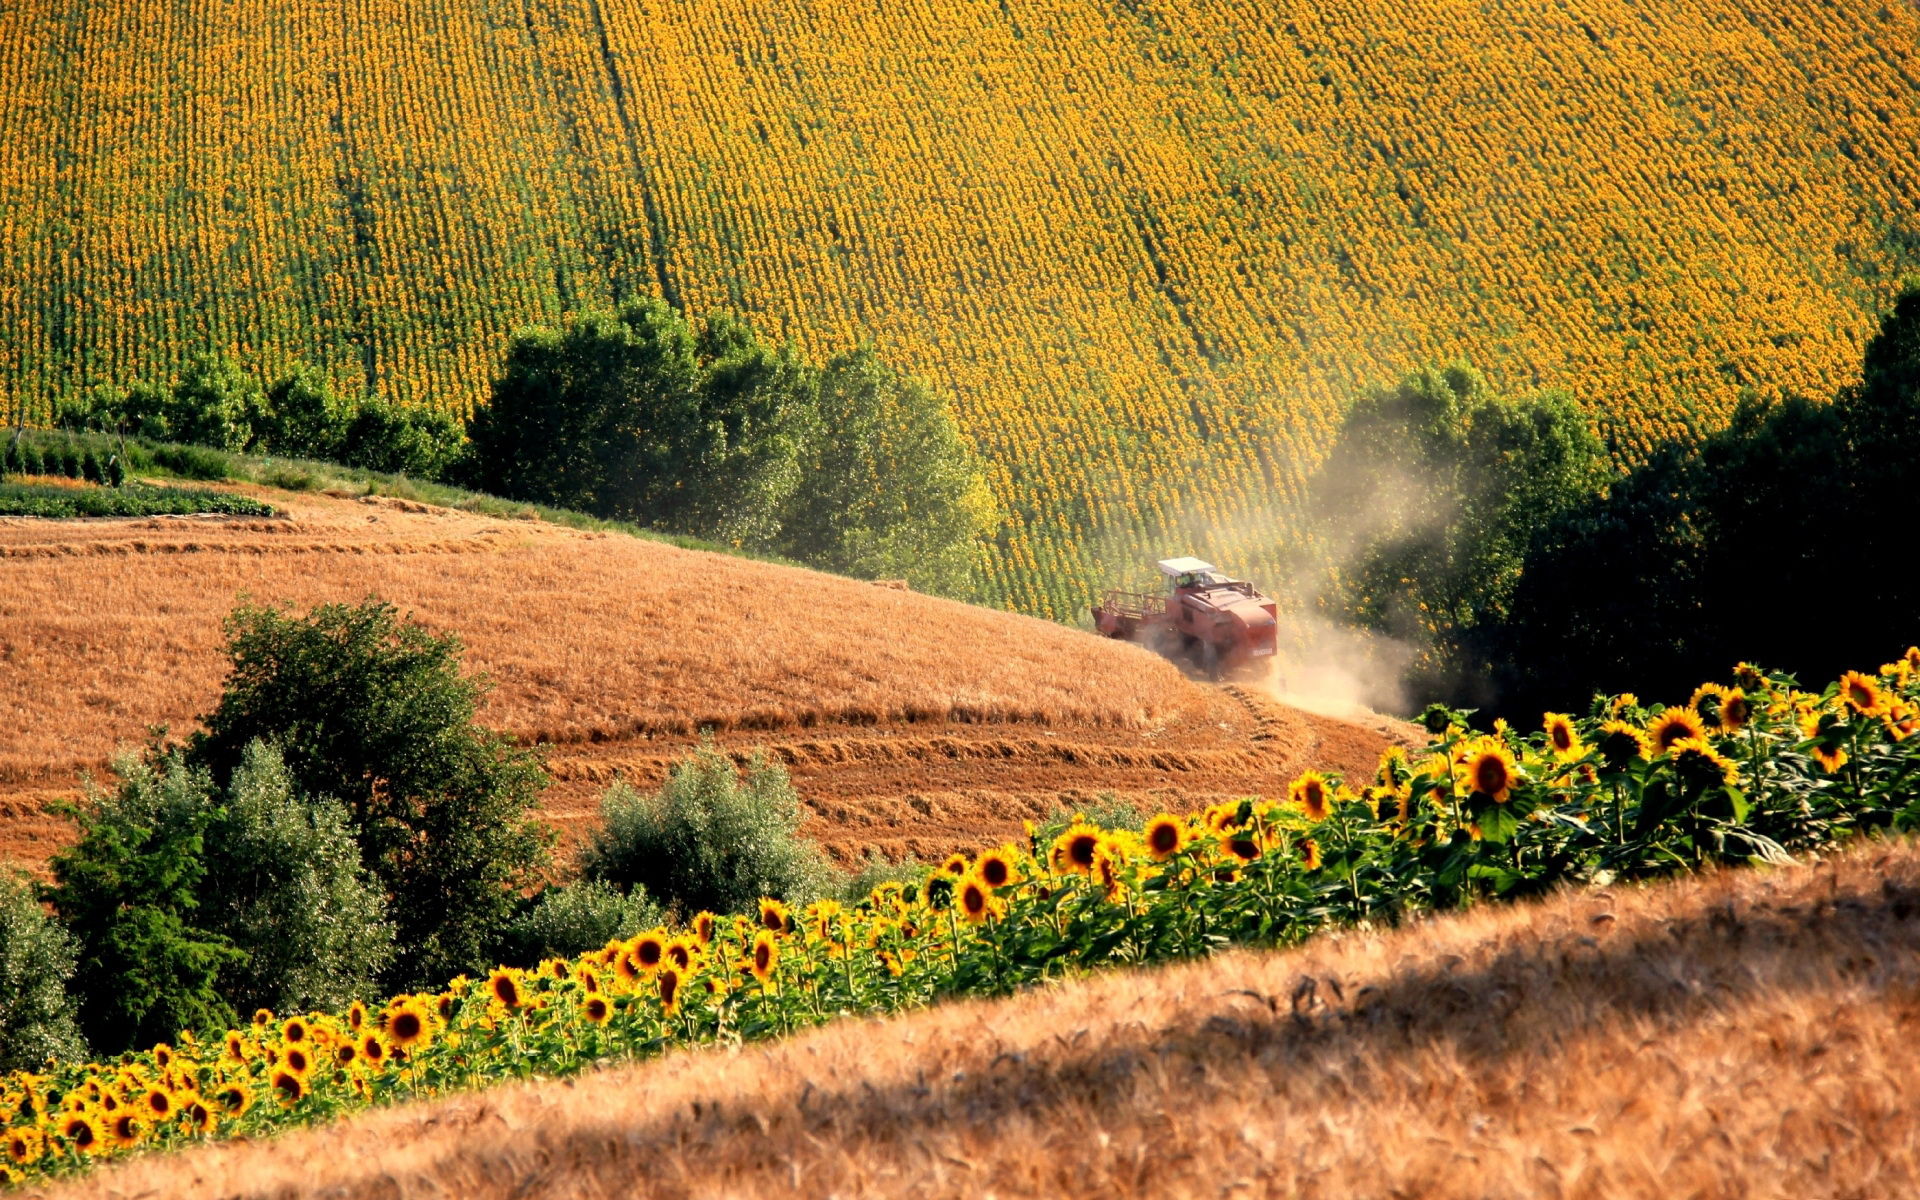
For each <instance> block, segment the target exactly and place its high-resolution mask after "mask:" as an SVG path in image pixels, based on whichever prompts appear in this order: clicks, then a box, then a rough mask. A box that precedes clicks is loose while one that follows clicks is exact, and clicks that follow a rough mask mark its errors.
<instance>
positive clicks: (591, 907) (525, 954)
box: [498, 879, 663, 967]
mask: <svg viewBox="0 0 1920 1200" xmlns="http://www.w3.org/2000/svg"><path fill="white" fill-rule="evenodd" d="M662 916H663V914H662V913H661V911H660V906H659V905H658V904H655V903H654V902H653V900H652V899H651V898H650V897H649V896H648V895H647V889H645V888H643V887H637V886H636V887H634V888H633V889H631V890H630V891H628V892H627V893H626V894H625V895H622V894H621V893H620V889H619V888H616V887H614V886H613V885H612V884H610V883H606V882H604V881H602V880H598V879H581V880H576V881H575V882H573V883H570V884H567V885H566V886H564V887H550V888H547V889H546V890H544V891H542V892H541V893H540V894H539V896H538V897H536V898H535V899H534V900H533V901H532V902H530V903H529V904H528V905H527V906H526V909H525V911H523V912H522V913H521V914H520V915H519V916H517V917H515V918H514V919H513V922H512V923H511V924H510V925H508V926H507V930H506V934H505V936H504V937H503V938H502V945H501V948H500V953H499V955H498V957H499V959H500V961H501V962H503V963H507V964H510V965H513V966H522V967H531V966H535V965H537V964H538V963H539V962H540V961H541V960H542V959H547V958H556V957H558V958H573V957H576V956H578V955H580V954H584V953H585V952H586V951H588V950H598V949H600V947H602V946H604V945H606V944H607V943H608V942H609V941H612V940H613V939H615V938H630V937H632V936H633V935H634V934H636V933H639V932H640V931H641V930H643V929H650V928H652V927H653V926H655V925H658V924H660V922H661V919H662Z"/></svg>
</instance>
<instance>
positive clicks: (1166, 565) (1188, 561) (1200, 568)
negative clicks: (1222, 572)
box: [1153, 558, 1214, 575]
mask: <svg viewBox="0 0 1920 1200" xmlns="http://www.w3.org/2000/svg"><path fill="white" fill-rule="evenodd" d="M1153 565H1154V566H1156V567H1159V568H1160V573H1161V574H1162V575H1197V574H1200V573H1201V572H1211V571H1212V570H1213V569H1214V566H1213V564H1212V563H1208V562H1201V561H1200V560H1199V559H1197V558H1163V559H1161V560H1160V561H1159V562H1157V563H1155V564H1153Z"/></svg>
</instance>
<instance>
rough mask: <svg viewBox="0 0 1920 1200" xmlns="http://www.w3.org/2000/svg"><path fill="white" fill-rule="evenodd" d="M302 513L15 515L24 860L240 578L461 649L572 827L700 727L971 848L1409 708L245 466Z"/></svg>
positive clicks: (14, 618)
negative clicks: (1230, 684)
mask: <svg viewBox="0 0 1920 1200" xmlns="http://www.w3.org/2000/svg"><path fill="white" fill-rule="evenodd" d="M240 490H245V491H248V492H249V493H250V494H254V495H257V496H259V497H261V498H263V499H265V500H267V501H269V502H270V503H271V504H273V505H274V506H276V507H277V508H278V509H280V510H281V511H282V512H283V513H284V515H283V516H280V517H276V518H272V519H258V518H226V517H162V518H152V519H139V520H101V521H45V520H35V519H26V518H0V573H3V574H4V577H5V579H6V583H7V586H6V589H5V590H4V592H0V721H4V724H5V728H6V734H5V737H4V740H0V857H11V858H15V859H18V860H21V861H24V862H27V863H38V862H41V861H43V860H44V859H45V857H46V856H47V854H49V853H50V852H51V851H52V850H53V849H54V848H56V847H57V846H59V845H60V844H62V843H63V842H64V841H65V840H66V839H67V838H69V837H70V836H71V827H70V826H69V825H68V824H67V823H66V822H65V821H64V820H60V819H58V818H55V817H53V816H50V815H48V814H47V813H46V812H44V811H43V807H44V805H45V804H46V802H47V801H48V800H51V799H54V798H56V797H60V796H68V795H72V794H73V793H74V792H75V790H76V781H77V779H78V778H79V776H80V775H81V774H82V773H85V772H91V773H93V774H94V775H96V776H98V775H100V774H102V773H103V772H105V771H106V769H107V768H108V766H109V763H110V760H111V758H112V756H113V754H114V753H115V751H116V750H119V749H125V748H133V747H137V746H138V745H139V744H140V743H141V742H142V741H143V740H144V739H145V737H146V731H147V729H148V728H149V727H150V726H153V725H159V724H165V725H169V726H171V728H172V730H173V733H174V734H175V735H176V736H179V735H183V734H185V733H186V732H187V731H188V730H189V729H191V728H192V727H193V725H194V722H195V718H196V717H197V715H198V714H200V713H204V712H207V711H210V710H211V709H212V707H213V705H214V704H215V702H216V701H217V699H218V697H219V692H220V686H221V680H222V678H223V676H224V674H225V671H226V661H225V659H224V657H223V656H222V654H221V646H222V644H223V642H222V634H221V626H220V623H221V619H222V618H223V617H224V616H225V615H226V614H227V613H228V612H229V611H230V610H231V609H232V608H233V607H234V606H235V605H236V604H237V603H240V602H241V601H242V600H243V599H251V600H252V601H254V602H257V603H265V604H278V603H290V604H294V605H296V606H298V607H300V608H302V609H303V610H304V608H305V607H307V606H310V605H313V604H317V603H322V602H330V601H342V602H357V601H359V600H361V599H362V598H364V597H366V596H368V595H370V594H378V595H379V596H381V597H383V598H385V599H387V600H389V601H391V602H393V603H395V604H396V605H398V606H399V607H400V608H401V609H402V610H404V611H407V612H410V613H412V614H413V615H414V616H415V617H416V618H417V619H418V620H420V621H422V622H423V623H425V624H427V625H428V626H430V627H432V628H433V629H435V630H436V631H443V632H444V631H452V632H455V633H457V634H459V635H460V636H461V638H462V639H463V640H464V642H465V645H466V647H467V655H466V662H467V665H468V667H469V668H470V669H476V670H480V671H484V672H485V673H486V674H487V675H488V676H490V677H491V679H492V680H493V682H494V685H495V689H494V692H493V694H492V695H491V697H490V699H489V702H488V704H487V706H486V708H485V709H484V710H483V712H482V717H481V719H482V720H483V721H484V722H486V723H487V724H488V725H490V726H492V727H494V728H497V729H500V730H502V731H503V732H505V733H507V734H509V735H511V736H513V737H515V738H516V739H518V740H520V741H522V742H526V743H534V742H541V743H547V744H549V745H550V746H551V747H552V750H551V753H550V755H549V758H548V766H549V770H550V771H551V773H552V775H553V776H554V778H555V780H556V783H555V785H554V786H553V787H552V788H550V789H549V790H548V792H547V793H546V797H545V813H544V815H545V817H546V818H547V819H548V820H549V821H551V822H552V823H553V824H555V825H556V826H557V827H558V828H559V829H560V830H561V831H562V833H563V834H570V833H572V832H574V831H577V830H578V829H579V828H580V827H581V822H582V821H584V820H586V819H589V818H591V817H593V816H594V814H595V811H596V810H595V802H596V799H597V797H598V795H599V793H600V792H601V791H603V790H604V789H605V787H606V785H607V784H608V783H610V782H611V781H612V780H613V778H614V776H615V775H616V774H622V775H624V776H625V777H626V778H628V779H630V780H633V781H634V782H636V783H637V784H640V785H644V786H651V785H653V784H655V783H656V782H657V781H658V780H660V779H661V778H663V777H664V774H665V771H666V768H667V765H668V764H669V763H671V762H673V761H675V760H676V759H677V758H679V757H681V756H683V755H684V754H685V753H686V752H687V750H688V748H689V747H690V746H691V745H693V744H694V742H695V740H696V739H697V738H698V737H699V736H700V731H701V730H703V729H706V730H712V731H713V732H714V735H715V736H716V738H717V739H718V741H719V742H720V744H721V745H722V746H723V747H725V748H727V749H728V750H730V751H732V752H733V753H735V754H736V755H737V756H739V757H741V758H745V757H746V756H747V755H748V754H750V753H751V752H752V751H753V750H755V749H764V750H765V751H767V752H768V753H769V754H770V755H771V756H773V757H775V758H777V759H779V760H780V761H782V762H784V763H785V764H787V765H788V766H789V767H790V769H791V770H792V772H793V775H794V778H795V780H796V783H797V784H798V786H799V789H800V792H801V795H802V798H803V799H804V800H805V802H806V803H807V805H808V808H809V810H810V815H811V817H812V821H811V823H810V825H809V827H808V828H807V829H806V831H805V832H806V833H807V834H808V835H809V836H811V837H814V838H815V839H817V840H819V841H820V842H821V843H822V844H823V845H825V846H826V847H827V849H828V851H829V852H830V853H831V854H832V855H833V856H834V857H835V858H836V859H838V860H839V861H841V862H842V863H854V862H857V861H859V860H860V859H861V858H862V857H863V856H864V854H865V853H866V852H867V851H868V850H870V849H873V850H879V851H882V852H884V853H886V854H888V855H889V856H891V857H894V858H899V857H901V856H903V855H905V854H908V853H912V854H916V855H918V856H919V857H920V858H921V859H922V860H926V859H929V858H938V857H941V856H944V855H945V854H947V853H949V852H951V851H952V850H954V849H960V848H966V849H977V848H979V847H980V846H981V845H983V844H987V843H990V842H992V841H995V840H998V839H1000V838H1003V837H1008V836H1012V835H1014V834H1016V833H1018V831H1019V830H1020V828H1021V821H1022V820H1024V819H1026V818H1029V817H1041V816H1044V815H1046V814H1047V813H1048V812H1050V811H1051V810H1052V809H1053V808H1055V807H1073V806H1075V805H1077V804H1089V803H1092V802H1094V800H1095V799H1096V797H1097V796H1098V795H1099V794H1100V793H1102V792H1113V793H1115V794H1116V795H1117V796H1119V797H1120V798H1122V799H1124V800H1127V801H1131V802H1132V803H1134V804H1135V805H1136V806H1142V807H1144V806H1147V805H1153V806H1167V807H1173V808H1176V809H1184V808H1189V807H1194V806H1198V805H1200V804H1202V803H1206V802H1209V801H1211V800H1214V799H1218V798H1221V797H1225V796H1240V795H1246V794H1255V793H1260V794H1267V795H1279V794H1281V793H1282V792H1283V790H1284V788H1285V786H1286V783H1287V781H1288V780H1289V779H1291V778H1292V777H1293V775H1295V774H1297V773H1298V772H1299V771H1301V770H1304V769H1306V768H1308V767H1322V768H1324V767H1339V768H1344V769H1347V770H1351V771H1354V772H1357V773H1360V774H1368V773H1371V771H1372V770H1373V767H1374V763H1375V760H1376V758H1377V757H1378V753H1379V750H1380V748H1381V747H1382V745H1384V743H1385V740H1386V738H1387V737H1388V736H1389V735H1390V732H1391V731H1390V730H1389V729H1388V728H1387V726H1386V725H1385V724H1384V723H1379V724H1377V725H1373V726H1369V725H1361V724H1353V723H1351V722H1348V721H1343V720H1336V719H1331V718H1328V717H1324V716H1316V715H1314V714H1310V713H1305V712H1301V711H1298V710H1296V709H1292V708H1288V707H1286V706H1284V705H1281V704H1278V703H1275V702H1273V701H1272V700H1270V699H1267V698H1265V697H1263V696H1262V695H1260V694H1259V693H1257V692H1254V691H1249V690H1247V689H1244V688H1233V689H1229V690H1222V689H1217V688H1213V687H1210V686H1206V685H1203V684H1199V683H1196V682H1193V681H1190V680H1189V679H1188V678H1187V677H1186V676H1184V675H1183V674H1181V672H1180V671H1178V670H1176V669H1175V668H1174V667H1173V666H1172V665H1170V664H1169V663H1167V662H1165V661H1164V660H1162V659H1160V658H1158V657H1156V656H1155V655H1153V654H1150V653H1149V652H1147V651H1145V650H1142V649H1139V648H1137V647H1134V646H1129V645H1124V644H1121V643H1117V642H1109V641H1105V640H1103V639H1101V638H1098V637H1095V636H1093V635H1091V634H1086V633H1081V632H1077V631H1074V630H1069V629H1064V628H1062V627H1060V626H1058V625H1055V624H1052V623H1050V622H1046V621H1041V620H1037V619H1034V618H1031V617H1025V616H1019V615H1016V614H1011V613H1004V612H998V611H995V610H992V609H987V608H979V607H974V606H970V605H965V604H960V603H957V602H955V601H951V600H944V599H939V598H936V597H931V596H923V595H919V594H916V593H913V592H908V591H901V590H895V589H892V588H888V587H880V586H875V585H873V584H868V583H861V582H857V581H854V580H850V579H844V578H840V577H836V576H831V575H823V574H819V573H816V572H812V571H805V570H801V569H799V568H795V567H788V566H781V565H776V564H771V563H764V562H758V561H753V560H749V559H743V558H736V557H733V556H730V555H725V554H719V553H714V552H710V551H698V550H683V549H679V548H676V547H674V546H671V545H668V544H666V543H664V542H658V541H651V540H646V539H642V538H636V537H631V536H627V535H624V534H609V533H602V532H585V531H580V530H575V529H569V528H564V527H561V526H557V525H552V524H548V523H544V522H540V521H537V520H536V521H525V520H503V519H496V518H491V517H485V516H479V515H475V514H472V513H467V512H460V511H455V510H452V509H446V508H437V507H433V506H430V505H425V504H419V503H415V502H412V501H408V500H402V499H396V498H393V497H387V496H348V495H339V496H333V495H325V494H315V493H291V492H284V491H278V490H275V489H269V488H260V487H252V486H248V487H245V488H242V489H240Z"/></svg>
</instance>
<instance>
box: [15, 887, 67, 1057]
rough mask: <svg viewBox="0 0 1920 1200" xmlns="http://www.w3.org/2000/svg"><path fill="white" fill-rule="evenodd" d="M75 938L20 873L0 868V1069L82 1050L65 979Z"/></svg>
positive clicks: (64, 1055)
mask: <svg viewBox="0 0 1920 1200" xmlns="http://www.w3.org/2000/svg"><path fill="white" fill-rule="evenodd" d="M73 969H74V946H73V939H72V938H71V937H69V936H68V935H67V931H66V930H65V929H62V928H61V927H60V925H59V923H58V922H55V921H53V920H50V919H49V918H48V917H47V913H46V910H45V909H43V908H42V907H41V906H40V899H39V897H38V896H36V895H35V894H34V888H33V885H32V883H31V882H30V881H29V880H28V879H27V877H26V875H25V874H24V873H16V872H12V871H8V872H6V873H4V874H0V1072H8V1071H35V1070H39V1069H41V1068H44V1067H45V1066H46V1065H47V1061H48V1060H49V1059H61V1060H66V1061H77V1060H79V1059H81V1058H82V1057H83V1056H84V1055H85V1054H86V1045H85V1043H83V1042H82V1041H81V1040H80V1031H79V1029H78V1028H77V1027H76V1026H75V1025H74V1021H73V1002H72V1000H71V999H70V998H69V997H68V995H67V981H68V980H69V979H71V978H72V977H73Z"/></svg>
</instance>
